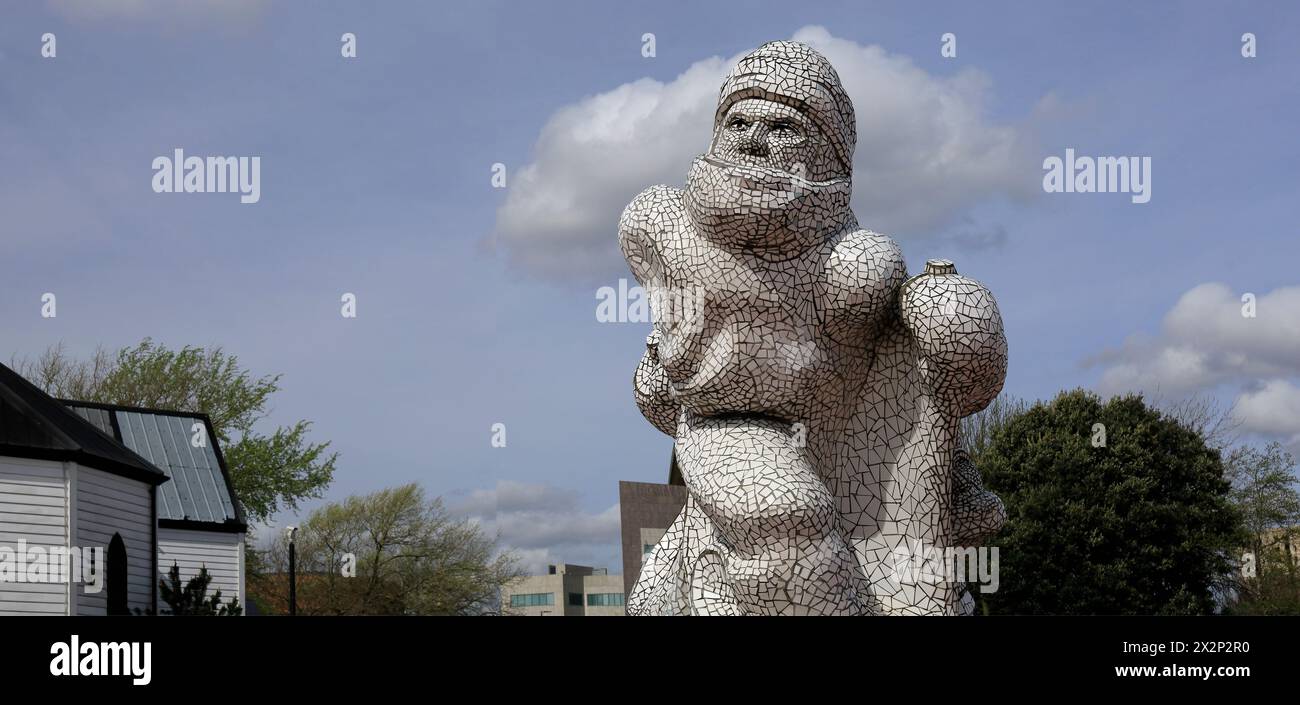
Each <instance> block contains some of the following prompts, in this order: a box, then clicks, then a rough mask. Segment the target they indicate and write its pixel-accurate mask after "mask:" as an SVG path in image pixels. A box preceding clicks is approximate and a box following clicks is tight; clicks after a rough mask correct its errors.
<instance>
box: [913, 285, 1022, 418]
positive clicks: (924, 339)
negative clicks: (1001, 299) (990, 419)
mask: <svg viewBox="0 0 1300 705" xmlns="http://www.w3.org/2000/svg"><path fill="white" fill-rule="evenodd" d="M900 303H901V305H902V316H903V324H904V325H905V326H906V327H907V330H908V331H909V332H910V333H911V334H912V337H913V338H914V339H915V341H916V344H917V347H918V348H919V349H920V352H921V355H922V358H923V360H922V365H923V367H924V370H925V374H926V377H927V379H928V380H929V382H930V385H931V391H932V393H933V394H934V398H935V401H936V402H938V403H939V404H940V405H941V406H942V408H943V410H944V411H945V412H946V413H948V414H950V415H951V416H952V417H955V418H961V417H963V416H968V415H970V414H973V413H975V412H976V411H979V410H980V409H983V408H984V407H985V406H987V405H988V403H989V402H990V401H992V400H993V398H994V397H996V396H997V395H998V392H999V391H1001V390H1002V382H1003V381H1004V380H1005V378H1006V374H1007V341H1006V337H1005V336H1004V335H1003V332H1002V316H1001V314H999V313H998V305H997V302H996V301H994V299H993V294H992V293H991V292H990V291H989V290H988V289H987V288H985V287H984V285H983V284H980V283H979V282H977V281H975V280H973V279H967V278H966V277H963V276H960V275H958V274H957V269H956V267H954V266H953V264H952V262H949V261H947V260H930V261H929V262H927V263H926V266H925V273H924V274H920V275H918V276H915V277H912V278H911V279H909V280H907V282H906V283H904V284H903V288H902V292H901V294H900Z"/></svg>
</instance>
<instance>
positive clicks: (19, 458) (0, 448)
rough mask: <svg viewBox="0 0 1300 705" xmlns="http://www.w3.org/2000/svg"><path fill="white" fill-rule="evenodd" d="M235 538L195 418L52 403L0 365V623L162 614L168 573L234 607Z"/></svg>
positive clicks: (234, 520) (209, 445) (214, 458)
mask: <svg viewBox="0 0 1300 705" xmlns="http://www.w3.org/2000/svg"><path fill="white" fill-rule="evenodd" d="M246 532H247V524H246V522H245V521H244V516H243V513H242V510H241V509H240V507H239V502H238V499H237V498H236V496H235V493H234V491H233V488H232V486H231V483H230V476H229V473H228V472H227V470H226V466H225V460H224V458H223V457H222V456H221V449H220V447H219V446H218V445H217V442H216V438H215V436H214V434H213V433H212V425H211V422H210V421H209V420H208V419H207V417H205V416H203V415H201V414H193V413H183V412H173V411H160V410H153V409H136V408H130V407H123V406H113V405H106V404H95V403H89V402H78V401H64V402H61V401H59V400H56V399H53V398H51V397H50V396H49V395H47V394H45V393H44V392H42V391H41V390H39V389H37V388H36V387H35V386H34V385H32V384H30V383H29V382H27V380H25V379H23V378H22V377H21V376H19V375H18V374H16V373H15V372H13V371H12V370H10V369H9V368H7V367H5V366H4V365H0V615H9V614H77V615H83V614H91V615H95V614H101V615H102V614H123V613H131V612H135V611H137V610H140V611H146V610H154V611H157V610H158V609H159V608H160V607H161V608H162V609H164V610H165V609H166V605H165V604H164V603H162V600H161V598H160V596H159V589H158V582H159V578H160V577H162V576H165V575H166V574H167V571H168V570H169V569H170V568H171V566H172V565H173V564H176V565H178V566H179V567H180V570H181V578H182V581H188V580H189V578H191V577H193V576H194V575H196V574H197V573H198V571H199V568H200V567H201V566H206V567H207V569H208V572H209V574H211V575H212V583H211V585H210V586H209V588H208V591H209V592H208V594H209V595H211V594H212V593H213V592H215V591H216V590H221V593H222V599H223V601H229V599H230V598H232V597H235V596H238V597H239V601H240V603H241V604H246V600H245V594H244V581H245V571H244V537H245V534H246ZM92 549H99V551H98V552H96V551H93V550H92ZM65 557H66V558H65ZM97 559H98V560H103V564H102V565H100V564H98V563H97ZM60 561H61V562H60ZM74 565H75V566H76V567H78V568H82V569H83V570H81V571H76V570H74V569H73V566H74ZM92 576H98V578H97V579H94V580H92V579H91V578H92ZM73 578H76V579H73Z"/></svg>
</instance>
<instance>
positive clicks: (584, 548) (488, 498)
mask: <svg viewBox="0 0 1300 705" xmlns="http://www.w3.org/2000/svg"><path fill="white" fill-rule="evenodd" d="M578 500H579V497H578V493H576V492H573V491H570V490H563V489H559V488H556V487H551V486H547V485H532V484H526V483H521V482H513V481H508V480H507V481H501V482H498V483H497V485H496V487H494V488H492V489H482V490H475V491H473V492H471V493H469V495H468V496H467V497H466V498H465V499H463V500H461V501H459V502H456V503H454V504H452V505H451V507H450V508H451V511H452V512H453V513H455V514H457V515H460V516H465V517H469V518H471V519H473V520H474V521H476V522H478V524H479V525H480V526H481V527H482V528H483V529H484V531H486V532H487V533H488V535H494V536H497V537H498V538H499V539H500V542H501V545H502V547H503V548H508V549H514V551H515V552H516V553H517V554H518V555H519V556H520V558H521V563H522V565H523V566H524V567H525V569H526V570H527V571H529V572H530V573H537V572H541V571H544V570H545V567H546V565H547V564H548V563H556V562H568V563H579V564H592V563H596V564H597V566H596V567H605V568H610V569H611V572H617V571H618V569H619V566H621V562H620V559H619V558H618V556H619V506H618V505H617V504H615V505H613V506H611V507H609V508H608V509H605V510H604V511H601V512H598V513H594V514H593V513H590V512H586V511H583V510H582V508H581V506H580V502H579V501H578Z"/></svg>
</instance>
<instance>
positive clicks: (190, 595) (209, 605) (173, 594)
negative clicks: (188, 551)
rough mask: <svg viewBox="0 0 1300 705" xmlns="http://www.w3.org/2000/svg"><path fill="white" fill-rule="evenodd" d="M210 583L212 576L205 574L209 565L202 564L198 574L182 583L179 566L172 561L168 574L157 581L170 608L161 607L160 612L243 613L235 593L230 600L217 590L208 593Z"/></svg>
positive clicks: (177, 613)
mask: <svg viewBox="0 0 1300 705" xmlns="http://www.w3.org/2000/svg"><path fill="white" fill-rule="evenodd" d="M211 583H212V576H211V575H208V567H207V566H201V567H200V568H199V574H198V575H196V576H194V577H193V578H190V580H189V582H187V583H185V585H183V586H182V585H181V569H180V566H178V565H177V564H176V563H172V567H171V569H170V570H169V571H167V577H166V578H165V579H161V580H159V581H158V588H159V592H160V593H161V595H162V599H163V602H166V603H167V606H168V607H170V608H171V609H170V610H163V614H165V615H174V616H184V617H192V616H198V617H238V616H240V615H242V614H243V613H244V608H243V607H241V606H240V604H239V598H238V597H236V598H233V599H231V601H230V604H223V603H222V602H221V591H220V590H217V592H216V593H215V594H213V595H212V596H211V597H209V596H208V585H210V584H211Z"/></svg>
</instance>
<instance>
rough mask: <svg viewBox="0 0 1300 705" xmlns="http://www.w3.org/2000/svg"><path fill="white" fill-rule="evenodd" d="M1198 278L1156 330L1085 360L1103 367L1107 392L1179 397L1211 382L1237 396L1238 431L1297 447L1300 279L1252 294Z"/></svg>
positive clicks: (1211, 388)
mask: <svg viewBox="0 0 1300 705" xmlns="http://www.w3.org/2000/svg"><path fill="white" fill-rule="evenodd" d="M1244 293H1245V292H1243V293H1241V294H1238V293H1236V292H1233V291H1232V289H1230V288H1228V287H1227V286H1226V285H1224V284H1220V283H1208V284H1201V285H1199V286H1196V287H1194V288H1192V289H1191V290H1189V291H1188V292H1187V293H1185V294H1183V295H1182V296H1181V297H1180V298H1179V299H1178V302H1177V303H1176V304H1174V307H1173V308H1172V309H1170V310H1169V313H1167V314H1166V315H1165V317H1164V320H1163V322H1162V324H1161V329H1160V332H1159V333H1158V334H1157V335H1155V336H1135V337H1133V338H1130V339H1129V340H1128V341H1125V343H1124V345H1123V346H1121V347H1120V348H1119V349H1117V350H1109V351H1106V352H1104V353H1102V354H1101V355H1098V356H1096V357H1094V358H1093V359H1091V360H1089V361H1087V362H1086V364H1091V365H1100V366H1102V367H1104V370H1103V372H1102V376H1101V382H1100V385H1099V386H1100V390H1101V392H1102V393H1104V394H1117V393H1122V392H1127V391H1141V392H1145V393H1147V394H1151V395H1155V396H1158V397H1161V398H1166V399H1169V398H1177V397H1186V396H1190V395H1199V394H1202V393H1212V392H1214V391H1215V390H1216V389H1226V390H1228V391H1229V393H1231V394H1234V395H1235V402H1234V403H1233V406H1232V417H1233V419H1234V420H1235V421H1237V422H1239V423H1240V426H1239V427H1238V430H1240V431H1241V432H1243V433H1246V434H1252V435H1255V436H1259V437H1263V438H1266V439H1270V440H1281V441H1283V442H1284V443H1286V444H1287V445H1288V446H1289V447H1291V448H1293V449H1296V450H1300V385H1297V383H1296V382H1297V378H1300V286H1289V287H1279V288H1277V289H1274V290H1273V291H1271V292H1268V293H1266V294H1262V295H1256V299H1255V311H1254V313H1255V315H1254V316H1253V317H1248V316H1245V315H1243V306H1244V305H1245V304H1244V303H1243V301H1242V298H1243V296H1244Z"/></svg>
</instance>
